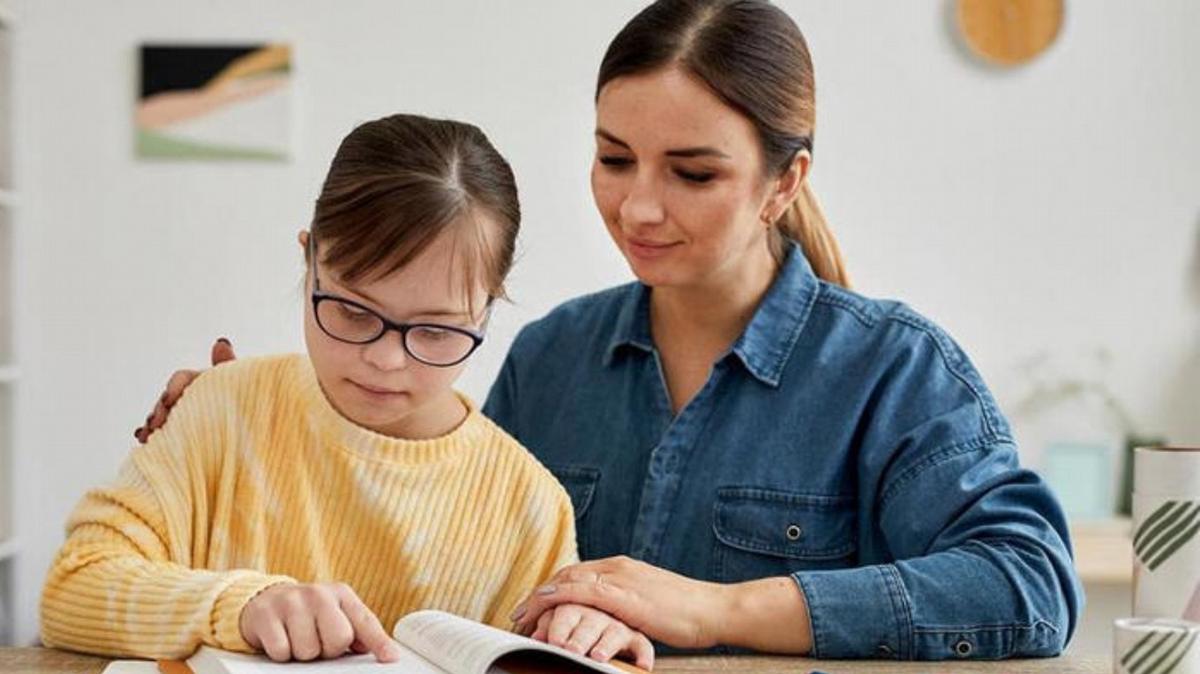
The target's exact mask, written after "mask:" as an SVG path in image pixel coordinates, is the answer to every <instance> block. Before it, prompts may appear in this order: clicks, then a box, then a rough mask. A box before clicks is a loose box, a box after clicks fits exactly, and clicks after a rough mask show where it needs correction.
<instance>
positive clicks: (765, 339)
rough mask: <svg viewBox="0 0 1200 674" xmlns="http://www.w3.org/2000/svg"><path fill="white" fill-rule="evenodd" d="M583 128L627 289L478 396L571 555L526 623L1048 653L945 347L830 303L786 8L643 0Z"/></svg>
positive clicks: (682, 639) (522, 612)
mask: <svg viewBox="0 0 1200 674" xmlns="http://www.w3.org/2000/svg"><path fill="white" fill-rule="evenodd" d="M596 119H597V123H596V143H597V151H596V160H595V163H594V164H593V168H592V189H593V194H594V196H595V200H596V205H597V207H598V209H599V211H600V214H601V216H602V217H603V219H604V222H605V224H606V226H607V228H608V231H609V233H610V234H611V235H612V237H613V239H614V241H615V243H616V244H617V246H618V248H619V249H620V251H621V253H622V254H623V255H624V256H625V258H626V260H627V261H628V263H629V266H630V268H631V269H632V271H633V272H634V274H635V275H636V276H637V279H638V281H637V282H636V283H632V284H629V285H626V286H622V287H618V288H614V289H611V290H607V291H604V292H601V293H597V294H594V295H590V296H587V297H582V298H579V299H576V300H573V301H570V302H567V303H566V304H564V305H562V306H560V307H559V308H557V309H555V310H554V311H553V312H551V313H550V314H549V315H548V316H547V317H545V318H543V319H541V320H539V321H537V322H535V323H533V324H531V325H529V326H526V327H525V328H524V329H523V330H522V331H521V333H520V334H519V335H518V337H517V339H516V341H515V342H514V344H513V346H512V348H511V350H510V353H509V355H508V358H507V360H506V362H505V364H504V367H503V369H502V371H501V373H500V376H499V379H498V381H497V382H496V384H495V386H494V387H493V389H492V391H491V394H490V396H489V398H488V401H487V404H486V405H485V407H484V411H485V413H486V414H488V415H489V416H491V417H492V418H493V419H495V420H496V421H497V422H498V423H499V424H500V425H501V426H503V427H504V428H505V429H506V430H508V431H509V432H510V433H512V434H513V435H514V436H515V437H516V438H517V439H518V440H520V441H521V442H522V443H523V444H524V445H525V446H526V447H528V448H529V449H530V450H531V451H532V452H533V453H534V454H535V455H536V456H537V457H538V458H539V459H540V460H541V461H542V462H543V463H545V464H546V465H547V466H548V467H549V468H550V469H551V470H552V472H554V473H555V475H556V476H557V477H558V478H559V480H560V481H561V482H562V483H563V484H564V485H565V486H566V487H567V490H568V491H569V492H570V494H571V497H572V501H573V503H574V506H575V511H576V524H577V529H578V535H579V544H580V556H581V558H582V559H584V560H590V561H585V562H583V563H581V564H579V565H575V566H570V567H567V568H566V569H564V570H562V571H560V572H559V573H558V574H557V575H556V576H555V577H554V578H553V579H552V581H551V582H550V583H549V584H547V585H545V586H543V587H542V588H540V589H539V590H538V591H537V592H535V593H534V594H533V595H531V596H530V598H529V599H528V600H527V601H526V602H524V603H523V604H522V605H521V606H520V607H518V609H517V611H516V612H515V613H514V615H513V618H514V620H515V621H516V622H517V625H518V627H519V628H520V629H523V630H524V631H526V632H527V633H532V634H534V635H535V636H537V637H540V638H545V639H548V640H550V641H551V642H554V643H568V645H569V642H567V641H566V640H567V639H568V638H575V637H574V633H576V632H578V631H579V630H577V629H575V627H576V626H577V623H578V622H579V617H578V613H577V610H576V609H574V608H572V607H570V606H563V605H564V604H582V605H591V606H594V607H596V608H599V609H601V610H604V611H606V612H608V613H611V614H612V615H614V616H616V617H617V618H619V619H620V620H622V621H624V622H625V623H626V624H628V625H629V626H630V627H633V628H634V629H637V630H640V631H642V632H644V633H645V634H647V635H648V636H650V637H651V638H653V639H655V640H657V641H659V642H660V643H662V644H664V645H666V646H669V647H674V648H682V649H699V648H710V647H716V646H721V647H725V648H733V649H742V648H744V649H753V650H760V651H771V652H780V653H808V654H811V655H814V656H817V657H831V658H832V657H881V658H900V659H914V658H915V659H942V658H952V657H978V658H1002V657H1010V656H1037V655H1054V654H1057V653H1059V652H1061V650H1062V649H1063V647H1064V646H1065V644H1066V642H1067V640H1068V638H1069V636H1070V634H1071V632H1072V630H1073V629H1074V626H1075V624H1076V621H1077V618H1078V615H1079V611H1080V609H1081V605H1082V601H1083V597H1082V592H1081V589H1080V586H1079V581H1078V579H1077V577H1076V576H1075V573H1074V571H1073V567H1072V562H1071V553H1070V547H1069V543H1068V538H1067V527H1066V522H1065V519H1064V516H1063V513H1062V511H1061V509H1060V507H1059V506H1058V504H1057V503H1056V501H1055V499H1054V497H1053V495H1052V494H1051V493H1050V491H1049V490H1048V489H1047V487H1046V486H1045V485H1044V484H1043V483H1042V482H1041V480H1040V479H1039V478H1038V477H1037V476H1036V475H1034V474H1033V473H1031V472H1029V471H1026V470H1023V469H1021V468H1020V467H1019V465H1018V461H1017V454H1016V451H1015V445H1014V440H1013V437H1012V432H1011V430H1010V428H1009V426H1008V423H1007V421H1006V420H1005V419H1004V417H1003V415H1002V414H1001V413H1000V411H999V410H998V409H997V406H996V403H995V401H994V400H993V398H992V396H991V394H990V393H989V392H988V390H987V388H986V387H985V385H984V384H983V382H982V380H981V379H980V377H979V375H978V373H977V372H976V370H975V369H974V367H973V366H972V365H971V363H970V361H969V360H968V359H967V357H966V356H965V355H964V354H963V352H962V351H961V350H960V349H959V348H958V346H957V345H956V344H954V343H953V342H952V341H951V340H950V338H949V337H947V336H946V334H945V333H944V332H943V331H941V330H940V329H939V328H938V327H937V326H935V325H934V324H932V323H931V322H930V321H928V320H927V319H925V318H923V317H922V316H920V315H918V314H916V313H915V312H913V311H912V310H911V309H909V308H907V307H906V306H904V305H902V304H899V303H895V302H885V301H877V300H871V299H867V298H864V297H862V296H859V295H857V294H855V293H852V292H850V291H849V290H847V288H846V287H845V286H846V285H847V280H846V274H845V271H844V268H843V265H842V261H841V258H840V254H839V253H838V249H837V245H836V243H835V241H834V239H833V237H832V235H831V234H830V232H829V230H828V229H827V227H826V224H825V221H824V218H823V216H822V214H821V211H820V208H819V207H818V205H817V202H816V199H815V198H814V196H813V194H812V192H811V190H810V189H809V186H808V183H807V177H808V173H809V170H810V167H811V162H812V138H813V130H814V123H815V99H814V84H813V74H812V66H811V61H810V58H809V54H808V50H807V47H806V45H805V42H804V39H803V37H802V35H801V34H800V31H799V29H798V28H797V27H796V26H795V24H794V23H793V22H792V21H791V19H790V18H789V17H788V16H787V15H786V14H785V13H784V12H782V11H781V10H779V9H778V8H776V7H774V6H772V5H770V4H769V3H767V2H765V1H763V0H659V1H658V2H655V3H654V4H652V5H651V6H649V7H647V8H646V9H645V10H643V11H642V12H641V13H640V14H638V15H637V16H636V17H634V18H633V19H632V20H631V21H630V22H629V23H628V24H627V25H626V26H625V27H624V28H623V29H622V30H621V32H620V33H619V34H618V35H617V36H616V38H615V39H614V40H613V42H612V44H611V45H610V46H609V49H608V52H607V53H606V55H605V57H604V60H603V63H602V64H601V67H600V76H599V79H598V84H597V89H596ZM187 377H188V374H187V373H182V374H179V375H177V376H176V378H175V379H174V380H173V381H172V382H171V384H172V385H171V386H169V390H168V393H167V395H166V396H165V403H170V402H171V401H173V400H174V399H175V398H176V397H177V393H178V391H179V390H180V388H181V386H180V385H181V384H184V383H186V380H187ZM166 411H167V409H166V405H165V404H162V405H160V406H159V408H158V409H156V411H155V413H154V415H153V417H152V418H151V419H150V420H149V423H148V428H150V427H153V426H154V424H156V423H157V422H158V421H159V420H160V419H161V418H162V417H163V416H164V414H165V412H166ZM145 432H146V429H140V430H139V434H141V435H144V434H145ZM560 606H561V607H562V608H557V607H560ZM567 635H572V636H571V637H568V636H567Z"/></svg>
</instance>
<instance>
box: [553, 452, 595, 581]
mask: <svg viewBox="0 0 1200 674" xmlns="http://www.w3.org/2000/svg"><path fill="white" fill-rule="evenodd" d="M546 468H547V469H549V471H550V473H551V474H553V475H554V477H555V479H557V480H558V482H559V484H561V485H562V486H563V488H564V489H566V490H567V496H570V497H571V507H572V509H574V510H575V539H576V542H577V545H578V546H579V557H580V559H588V557H587V556H586V555H587V550H588V536H587V526H586V524H585V523H586V521H587V520H586V519H584V517H585V516H586V515H587V511H588V508H590V507H591V505H592V498H593V497H594V496H595V494H596V483H597V482H599V481H600V471H599V469H596V468H592V467H590V466H549V465H548V466H546Z"/></svg>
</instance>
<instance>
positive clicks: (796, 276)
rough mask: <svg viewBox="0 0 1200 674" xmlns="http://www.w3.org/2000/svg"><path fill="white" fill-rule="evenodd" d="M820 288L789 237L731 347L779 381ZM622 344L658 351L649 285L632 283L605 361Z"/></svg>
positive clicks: (773, 383) (754, 371) (764, 378)
mask: <svg viewBox="0 0 1200 674" xmlns="http://www.w3.org/2000/svg"><path fill="white" fill-rule="evenodd" d="M819 290H820V282H819V281H818V280H817V277H816V275H815V274H814V273H813V270H812V267H811V266H810V265H809V264H808V260H807V259H805V257H804V253H802V252H801V250H800V246H799V245H797V244H795V243H791V244H790V245H789V247H788V251H787V255H786V257H785V258H784V261H783V265H782V266H781V267H780V269H779V273H778V274H777V275H776V276H775V280H774V281H773V282H772V283H771V287H770V288H769V289H768V290H767V294H766V296H764V297H763V300H762V302H761V303H760V304H759V305H758V308H757V309H756V310H755V311H754V316H753V317H752V318H751V319H750V324H749V325H747V326H746V329H745V331H743V332H742V335H741V337H739V338H738V340H737V341H736V342H734V345H733V348H732V349H731V350H730V353H732V354H733V355H735V356H736V357H737V358H738V359H739V360H741V362H742V364H743V365H744V366H745V368H746V370H747V371H748V372H749V373H750V374H751V375H753V376H754V378H755V379H758V380H759V381H760V382H762V383H763V384H766V385H767V386H770V387H772V388H774V387H778V386H779V379H780V375H781V374H782V372H783V368H784V366H785V365H786V364H787V361H788V358H789V357H790V356H791V354H792V349H793V348H794V347H795V345H796V341H797V340H798V339H799V337H800V333H801V331H802V330H803V329H804V323H805V321H806V320H807V319H808V315H809V312H810V311H811V310H812V306H813V303H814V302H815V301H816V299H817V295H818V293H819ZM623 347H632V348H635V349H638V350H640V351H644V352H646V353H653V351H654V340H653V338H652V337H651V336H650V288H649V287H648V286H646V285H644V284H641V283H633V284H630V286H629V290H628V294H627V296H626V299H625V302H624V304H623V305H622V306H621V310H620V313H619V314H618V315H617V320H616V321H615V322H614V324H613V330H612V338H611V339H610V340H609V343H608V348H607V349H605V351H604V364H605V365H611V364H612V363H613V362H614V359H615V358H616V355H617V352H618V351H620V350H621V349H622V348H623Z"/></svg>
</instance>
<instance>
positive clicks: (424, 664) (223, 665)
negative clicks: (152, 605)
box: [187, 644, 446, 674]
mask: <svg viewBox="0 0 1200 674" xmlns="http://www.w3.org/2000/svg"><path fill="white" fill-rule="evenodd" d="M400 652H401V656H400V659H399V660H397V661H396V662H389V663H381V662H379V661H377V660H376V659H375V656H374V655H348V656H346V657H342V658H338V659H336V660H314V661H312V662H275V661H273V660H271V659H270V658H268V657H266V656H265V655H247V654H245V653H231V652H229V651H222V650H219V649H216V648H209V647H207V646H204V647H202V648H201V649H200V650H198V651H196V654H195V655H193V656H192V657H190V658H188V661H187V663H188V666H190V667H191V668H192V672H193V673H194V674H446V671H445V670H443V669H441V668H439V667H437V666H435V665H434V664H433V663H431V662H429V661H428V660H426V659H425V658H423V657H421V656H420V655H418V654H417V653H414V652H413V651H412V649H409V648H405V647H404V645H403V644H401V645H400Z"/></svg>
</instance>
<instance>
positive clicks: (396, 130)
mask: <svg viewBox="0 0 1200 674" xmlns="http://www.w3.org/2000/svg"><path fill="white" fill-rule="evenodd" d="M480 216H483V217H482V218H481V217H480ZM485 220H487V221H490V222H491V223H492V225H493V226H487V225H485V223H484V221H485ZM520 223H521V208H520V204H519V202H518V200H517V185H516V180H515V179H514V177H513V172H512V168H511V167H509V165H508V162H507V161H505V159H504V157H502V156H501V155H500V153H499V152H497V151H496V148H495V147H493V146H492V144H491V143H490V142H489V141H488V139H487V136H485V135H484V134H483V132H482V131H480V130H479V128H478V127H476V126H473V125H471V124H466V123H463V122H456V121H452V120H444V119H430V118H428V117H421V116H419V115H404V114H401V115H391V116H389V117H384V118H382V119H377V120H375V121H373V122H367V123H365V124H362V125H360V126H358V127H357V128H355V129H354V130H353V131H351V132H350V134H349V135H348V136H346V138H345V139H343V140H342V143H341V145H340V146H339V147H338V150H337V154H335V155H334V157H333V161H332V162H331V163H330V165H329V173H328V175H327V176H326V178H325V184H324V186H323V187H322V188H321V194H320V196H319V197H318V198H317V204H316V209H315V212H314V214H313V222H312V232H311V236H313V237H314V238H315V241H316V242H317V243H318V244H319V245H320V249H319V250H320V252H319V255H320V257H321V260H322V261H323V262H324V263H325V264H326V265H328V266H329V267H330V268H331V269H333V270H335V271H337V272H338V274H339V275H340V276H341V278H342V280H344V281H346V282H347V283H353V282H355V281H358V280H363V279H378V278H382V277H384V276H387V275H388V274H391V273H393V272H395V271H396V270H398V269H400V268H401V267H403V266H404V265H406V264H408V263H409V262H411V261H412V260H414V259H416V258H417V256H419V255H420V254H421V253H422V252H424V251H425V250H426V249H427V248H428V247H429V245H430V244H432V243H433V242H434V240H436V239H437V238H438V236H439V235H441V234H442V233H444V232H446V231H448V230H453V231H454V235H455V236H456V239H455V250H456V254H457V255H461V259H462V260H463V263H464V264H463V267H464V269H465V270H466V274H467V278H466V279H465V281H464V282H465V288H466V290H467V293H466V297H468V298H470V297H472V296H473V295H474V289H475V288H477V287H478V286H479V284H482V285H483V287H484V288H486V289H487V293H488V297H489V299H492V298H498V297H504V296H505V292H504V279H505V277H506V276H507V275H508V271H509V269H510V268H511V267H512V261H513V254H514V250H515V248H516V239H517V231H518V229H519V227H520ZM447 273H452V272H451V270H447ZM471 311H472V313H474V311H475V307H474V306H472V307H471Z"/></svg>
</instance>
